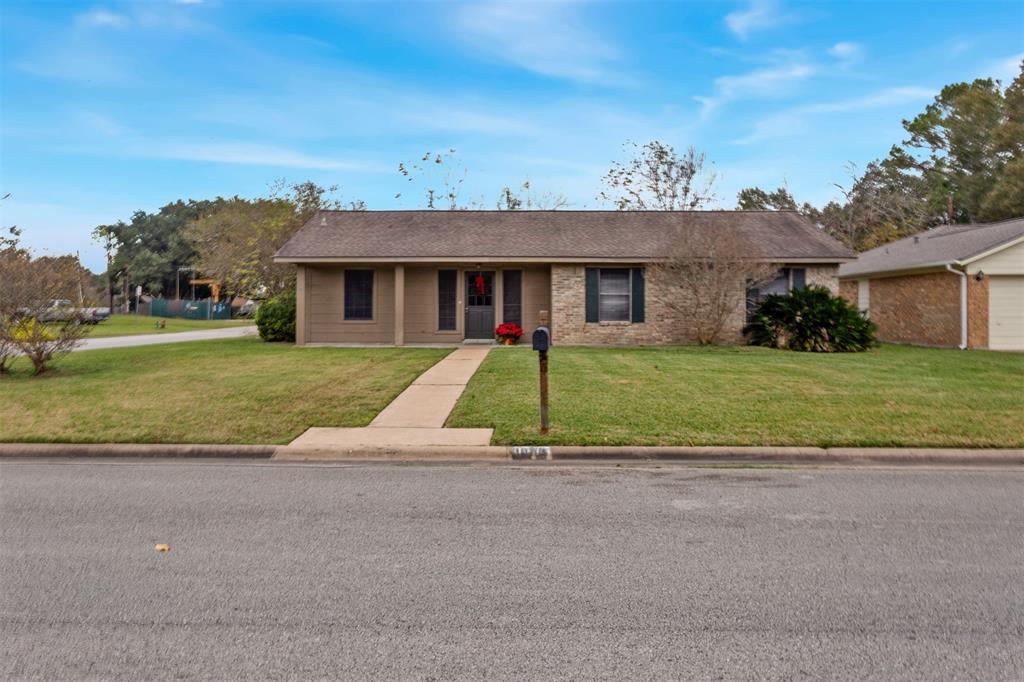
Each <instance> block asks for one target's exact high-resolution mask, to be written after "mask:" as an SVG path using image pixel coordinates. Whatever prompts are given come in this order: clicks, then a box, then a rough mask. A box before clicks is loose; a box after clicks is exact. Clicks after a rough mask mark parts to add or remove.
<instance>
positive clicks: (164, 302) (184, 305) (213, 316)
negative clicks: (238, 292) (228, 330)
mask: <svg viewBox="0 0 1024 682" xmlns="http://www.w3.org/2000/svg"><path fill="white" fill-rule="evenodd" d="M149 314H150V315H152V316H153V317H183V318H185V319H186V320H230V319H231V303H229V302H228V301H220V302H219V303H214V302H213V301H211V300H210V299H206V300H202V301H192V300H181V301H176V300H171V299H167V298H154V299H153V302H152V304H151V305H150V308H149Z"/></svg>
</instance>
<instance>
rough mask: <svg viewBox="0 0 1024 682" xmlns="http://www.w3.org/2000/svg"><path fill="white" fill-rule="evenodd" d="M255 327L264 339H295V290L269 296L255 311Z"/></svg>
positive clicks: (291, 340)
mask: <svg viewBox="0 0 1024 682" xmlns="http://www.w3.org/2000/svg"><path fill="white" fill-rule="evenodd" d="M256 329H258V330H259V333H260V338H261V339H263V340H264V341H288V342H294V341H295V291H294V290H292V291H285V292H283V293H280V294H278V295H277V296H274V297H273V298H269V299H267V300H266V301H264V302H263V304H262V305H260V307H259V309H258V310H257V311H256Z"/></svg>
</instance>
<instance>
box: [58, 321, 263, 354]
mask: <svg viewBox="0 0 1024 682" xmlns="http://www.w3.org/2000/svg"><path fill="white" fill-rule="evenodd" d="M256 333H257V332H256V325H246V326H244V327H224V328H223V329H203V330H201V331H195V332H171V333H169V334H138V335H136V336H107V337H100V338H96V339H90V338H88V337H86V339H85V343H83V344H82V345H81V346H79V347H78V348H76V349H75V350H76V351H81V350H100V349H103V348H130V347H132V346H152V345H154V344H158V343H181V342H183V341H210V340H213V339H235V338H238V337H240V336H255V335H256Z"/></svg>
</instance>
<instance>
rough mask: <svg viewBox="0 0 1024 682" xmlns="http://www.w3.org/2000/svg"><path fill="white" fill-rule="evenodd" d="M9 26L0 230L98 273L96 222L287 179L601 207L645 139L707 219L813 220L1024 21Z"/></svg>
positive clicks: (374, 193) (873, 8) (324, 7)
mask: <svg viewBox="0 0 1024 682" xmlns="http://www.w3.org/2000/svg"><path fill="white" fill-rule="evenodd" d="M2 7H3V9H2V12H3V14H2V29H0V30H2V36H0V38H2V78H3V80H2V98H3V100H2V120H0V125H2V131H0V134H2V137H0V144H2V149H0V151H2V170H0V173H2V175H0V190H2V191H0V194H6V193H8V192H10V193H11V197H10V198H9V199H7V200H5V201H4V202H3V204H2V210H3V216H2V219H3V224H4V225H10V224H12V223H16V224H18V225H20V226H21V227H22V228H23V229H24V230H25V240H26V242H27V243H28V244H29V245H30V246H32V247H34V248H36V249H37V250H39V251H46V252H67V251H73V250H76V249H77V250H80V251H81V252H82V257H83V261H84V262H85V264H86V265H88V266H90V267H92V268H94V269H100V267H101V265H102V252H101V250H100V249H99V247H98V246H97V245H96V244H94V243H92V242H91V241H90V237H89V234H90V232H91V230H92V228H93V227H95V226H96V225H97V224H101V223H107V222H113V221H116V220H118V219H127V218H128V217H129V216H130V215H131V213H132V211H134V210H136V209H145V210H152V209H155V208H158V207H159V206H161V205H163V204H164V203H167V202H169V201H173V200H175V199H178V198H188V197H192V198H206V197H214V196H217V195H234V194H239V195H242V196H256V195H260V194H263V193H266V191H267V188H268V185H269V184H270V183H272V182H273V181H274V180H276V179H279V178H287V179H288V180H295V181H298V180H305V179H313V180H316V181H318V182H321V183H325V184H339V185H341V187H342V195H343V196H344V197H345V198H347V199H363V200H365V201H366V202H367V203H368V204H369V206H370V208H381V209H384V208H416V207H419V206H420V205H421V203H422V201H421V199H420V197H419V196H411V194H410V192H409V191H408V190H409V187H408V185H407V184H406V183H405V182H404V181H403V180H402V178H401V177H400V176H399V174H398V173H397V170H396V169H397V165H398V162H400V161H411V160H415V159H416V158H417V157H419V156H421V155H422V154H423V152H425V151H427V150H443V149H445V148H448V147H454V148H455V149H457V150H458V153H459V156H460V157H461V159H462V162H463V163H464V165H465V167H466V168H467V170H468V176H467V180H466V188H465V190H464V192H463V194H464V195H465V196H468V197H472V198H476V199H480V198H482V199H483V200H484V201H486V202H488V203H491V202H493V200H494V199H495V198H496V196H497V193H498V191H499V190H500V188H501V186H502V185H504V184H516V183H519V182H521V181H522V180H524V179H529V180H530V181H531V182H532V184H533V186H534V187H535V188H536V189H537V190H539V191H547V192H554V193H562V194H564V195H566V196H567V197H568V198H569V200H570V201H571V202H572V206H573V207H575V208H601V207H602V206H601V204H600V203H599V202H598V201H597V200H596V199H595V197H596V195H597V194H598V192H599V190H600V184H599V180H600V177H601V175H602V174H603V173H604V171H605V170H606V169H607V168H608V166H609V163H610V162H611V161H612V160H613V159H616V158H621V149H622V144H623V142H624V141H626V140H636V141H641V142H642V141H646V140H649V139H652V138H658V139H662V140H664V141H667V142H670V143H672V144H674V145H676V146H677V147H678V148H684V147H686V146H687V145H690V144H693V145H695V146H697V147H698V148H699V149H701V150H703V151H705V152H706V153H707V155H708V158H709V159H710V160H711V161H713V162H714V167H715V170H716V172H717V174H718V175H719V178H720V180H719V183H718V195H719V204H720V205H721V206H722V207H724V208H731V207H733V206H734V204H735V194H736V191H737V190H738V189H740V188H742V187H744V186H749V185H755V184H756V185H760V186H762V187H766V188H768V187H775V186H778V185H780V184H783V183H784V184H786V185H787V186H788V187H789V189H790V191H792V192H793V194H794V195H795V196H796V197H797V198H798V200H801V201H803V200H809V201H812V202H814V203H822V202H824V201H827V200H828V199H829V198H831V197H833V196H835V195H836V189H835V187H834V186H833V183H837V182H839V183H842V182H844V181H846V180H847V171H846V165H847V164H848V163H849V162H853V163H855V164H858V165H861V166H862V165H863V164H864V163H866V162H867V161H870V160H871V159H873V158H877V157H879V156H882V155H884V154H885V153H886V152H887V150H888V148H889V146H890V145H892V144H893V143H894V142H897V141H899V140H900V139H901V138H902V130H901V128H900V120H901V119H902V118H905V117H909V116H912V115H914V114H915V113H917V112H919V111H920V110H921V109H922V108H923V107H924V105H925V104H926V103H927V102H928V101H929V100H930V98H931V97H932V96H933V95H934V93H935V92H937V90H938V89H939V88H941V87H942V85H944V84H946V83H950V82H956V81H961V80H969V79H972V78H976V77H982V76H992V77H1000V78H1002V79H1004V82H1008V81H1009V79H1010V78H1012V76H1013V75H1014V74H1015V72H1016V70H1017V67H1016V64H1017V63H1018V62H1019V61H1020V60H1021V59H1022V58H1024V3H1021V2H1018V1H1010V2H955V3H948V4H944V3H940V2H926V3H915V2H860V3H829V2H814V3H796V2H786V1H785V0H779V1H777V2H776V1H772V0H754V1H752V2H751V1H750V0H745V1H743V2H704V3H699V2H673V3H668V2H666V3H655V2H630V3H616V2H583V1H578V2H564V3H556V2H539V3H532V2H478V3H457V2H415V3H383V2H372V3H355V2H345V3H327V2H321V3H301V2H287V3H273V2H237V3H232V2H215V1H211V0H205V1H201V0H184V1H180V2H145V3H117V2H106V3H102V4H94V3H58V2H32V3H27V2H16V1H12V0H5V1H4V2H3V5H2ZM398 192H403V193H404V194H403V197H402V198H401V199H397V200H396V199H395V194H396V193H398Z"/></svg>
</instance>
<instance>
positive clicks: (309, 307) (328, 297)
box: [297, 265, 551, 344]
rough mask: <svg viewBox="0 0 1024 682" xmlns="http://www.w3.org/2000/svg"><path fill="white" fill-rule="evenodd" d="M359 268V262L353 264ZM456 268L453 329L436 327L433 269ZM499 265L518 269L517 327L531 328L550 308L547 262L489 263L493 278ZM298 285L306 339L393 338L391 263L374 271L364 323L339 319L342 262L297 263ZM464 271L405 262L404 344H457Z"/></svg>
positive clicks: (498, 275) (390, 340) (360, 340)
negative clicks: (370, 313)
mask: <svg viewBox="0 0 1024 682" xmlns="http://www.w3.org/2000/svg"><path fill="white" fill-rule="evenodd" d="M354 267H356V268H359V269H363V268H361V267H360V266H354ZM440 269H446V270H458V273H459V279H458V299H457V302H456V306H457V307H456V312H457V315H456V327H457V328H456V330H455V331H441V330H439V329H438V328H437V313H438V311H437V271H438V270H440ZM502 269H510V270H511V269H515V270H522V271H523V328H524V329H526V330H527V331H528V332H529V331H532V330H533V329H534V328H535V327H536V326H537V325H538V324H539V318H540V311H542V310H551V268H550V266H547V265H543V266H535V265H531V266H517V265H509V266H506V267H505V268H502V267H495V268H494V270H495V273H496V276H495V282H496V284H497V283H499V282H500V281H501V271H502ZM302 270H303V275H302V287H301V295H300V296H299V299H298V304H299V306H300V308H301V311H300V312H299V314H298V315H297V320H301V321H303V323H304V326H303V333H302V334H301V336H304V337H305V342H306V343H368V344H374V343H382V344H391V343H394V341H395V335H394V329H395V327H394V325H395V314H394V312H395V307H394V306H395V290H394V285H395V271H394V268H392V267H378V268H376V269H375V279H374V291H373V293H374V306H373V310H374V319H373V320H372V321H370V322H363V321H357V320H344V319H343V316H344V300H345V299H344V271H345V266H341V265H339V266H319V265H306V266H303V267H302ZM465 282H466V280H465V270H464V269H462V268H460V267H458V266H454V265H453V266H445V265H437V266H413V265H406V266H405V325H404V326H405V339H404V341H405V343H407V344H409V343H459V342H461V341H462V339H463V338H464V324H465V321H464V311H465V307H464V306H465V287H466V283H465ZM495 288H496V294H497V295H496V297H495V312H496V315H495V318H496V319H498V317H499V316H500V311H501V304H502V301H501V298H500V293H501V292H500V287H499V286H496V287H495Z"/></svg>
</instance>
